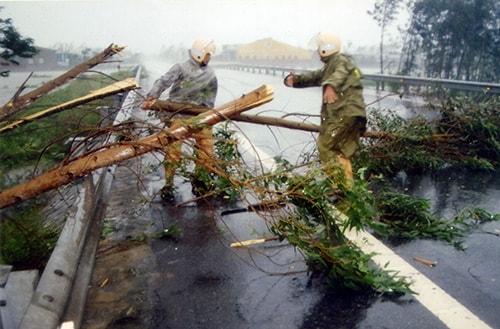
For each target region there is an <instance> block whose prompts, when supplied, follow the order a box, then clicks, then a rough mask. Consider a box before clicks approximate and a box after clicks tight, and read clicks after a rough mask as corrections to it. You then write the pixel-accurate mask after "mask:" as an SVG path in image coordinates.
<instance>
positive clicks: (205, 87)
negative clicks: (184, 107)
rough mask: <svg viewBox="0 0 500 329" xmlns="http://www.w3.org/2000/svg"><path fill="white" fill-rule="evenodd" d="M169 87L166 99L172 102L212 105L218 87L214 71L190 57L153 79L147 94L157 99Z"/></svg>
mask: <svg viewBox="0 0 500 329" xmlns="http://www.w3.org/2000/svg"><path fill="white" fill-rule="evenodd" d="M169 87H172V88H171V89H170V92H169V97H168V100H170V101H172V102H179V103H189V104H194V105H202V106H206V107H210V108H213V107H214V104H215V98H216V96H217V89H218V83H217V77H216V76H215V72H214V70H213V69H212V68H211V67H209V66H201V65H200V64H199V63H197V62H196V61H195V60H194V59H192V58H190V59H189V60H187V61H185V62H183V63H178V64H175V65H174V66H172V67H171V68H170V70H169V71H168V72H167V73H165V74H164V75H163V76H162V77H160V78H159V79H158V80H156V81H155V83H154V84H153V87H152V88H151V91H150V92H149V93H148V95H147V96H148V97H152V98H156V99H158V98H159V97H160V95H161V94H162V93H163V92H164V91H165V90H167V89H168V88H169Z"/></svg>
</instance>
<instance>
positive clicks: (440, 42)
mask: <svg viewBox="0 0 500 329" xmlns="http://www.w3.org/2000/svg"><path fill="white" fill-rule="evenodd" d="M403 5H405V6H406V8H408V10H409V13H410V21H409V23H408V27H407V28H406V29H404V30H402V33H403V50H402V53H401V61H400V65H399V69H398V73H399V74H403V75H424V76H426V77H432V78H442V79H456V80H470V81H485V82H489V81H494V82H496V81H499V77H500V71H499V70H500V69H499V66H498V63H499V62H500V47H499V46H500V45H499V43H500V15H499V14H500V4H499V2H498V1H497V0H408V1H406V2H405V1H404V0H377V1H376V3H375V5H374V9H373V10H372V11H369V12H368V13H369V14H370V15H372V16H373V18H374V19H375V20H376V21H377V23H378V25H379V26H380V28H381V41H380V54H381V59H380V61H381V67H383V66H382V63H383V42H384V34H385V31H386V28H387V27H388V25H389V24H390V23H392V21H393V20H394V18H395V16H396V15H397V13H398V10H399V9H400V8H401V7H402V6H403ZM382 72H383V71H382Z"/></svg>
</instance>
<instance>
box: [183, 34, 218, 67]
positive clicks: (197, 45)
mask: <svg viewBox="0 0 500 329" xmlns="http://www.w3.org/2000/svg"><path fill="white" fill-rule="evenodd" d="M189 53H190V54H191V57H193V59H194V60H195V61H197V62H198V63H201V62H203V60H204V59H205V55H206V54H214V53H215V44H214V41H213V40H211V39H198V40H196V41H195V42H194V43H193V46H192V47H191V49H190V50H189Z"/></svg>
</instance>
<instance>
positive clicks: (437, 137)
mask: <svg viewBox="0 0 500 329" xmlns="http://www.w3.org/2000/svg"><path fill="white" fill-rule="evenodd" d="M152 109H153V110H156V111H166V112H172V115H174V114H177V113H182V114H190V115H198V114H200V113H205V112H206V111H208V110H210V109H209V108H207V107H203V106H186V104H183V103H176V102H171V101H162V100H156V101H155V102H154V104H153V107H152ZM231 120H234V121H242V122H249V123H255V124H263V125H268V126H275V127H282V128H289V129H296V130H303V131H308V132H319V126H318V125H315V124H312V123H305V122H298V121H292V120H286V119H282V118H276V117H267V116H262V115H251V114H238V115H233V116H231ZM457 136H458V135H457V134H434V135H431V136H430V137H422V140H431V141H435V142H446V141H447V140H453V139H454V138H456V137H457ZM362 137H364V138H395V137H397V136H396V135H395V134H394V133H390V132H385V131H376V130H368V131H365V132H364V133H363V135H362Z"/></svg>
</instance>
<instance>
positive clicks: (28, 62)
mask: <svg viewBox="0 0 500 329" xmlns="http://www.w3.org/2000/svg"><path fill="white" fill-rule="evenodd" d="M38 50H39V52H38V54H36V55H35V56H33V57H32V58H21V57H16V58H15V60H16V61H17V62H18V63H19V65H14V64H10V63H7V62H5V61H3V63H5V64H7V65H2V70H8V71H12V72H23V71H48V70H57V69H59V68H60V67H59V65H58V63H57V54H56V51H55V50H53V49H49V48H41V47H38Z"/></svg>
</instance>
